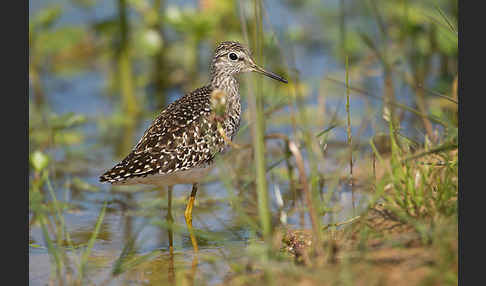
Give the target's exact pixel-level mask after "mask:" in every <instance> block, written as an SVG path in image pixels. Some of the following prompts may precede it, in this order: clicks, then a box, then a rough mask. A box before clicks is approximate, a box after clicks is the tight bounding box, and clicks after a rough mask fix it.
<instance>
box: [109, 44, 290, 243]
mask: <svg viewBox="0 0 486 286" xmlns="http://www.w3.org/2000/svg"><path fill="white" fill-rule="evenodd" d="M246 72H256V73H260V74H263V75H265V76H267V77H269V78H272V79H274V80H277V81H280V82H283V83H288V81H287V80H286V79H284V78H283V77H281V76H279V75H277V74H275V73H273V72H270V71H267V70H265V69H264V68H262V67H261V66H259V65H257V64H256V63H255V60H254V59H253V57H252V54H251V52H250V50H249V49H248V48H247V47H245V46H244V45H243V44H241V43H239V42H236V41H224V42H221V43H220V44H219V45H218V46H217V47H216V49H215V50H214V53H213V56H212V60H211V62H210V68H209V81H208V83H207V84H206V85H204V86H202V87H200V88H197V89H195V90H193V91H192V92H189V93H186V94H184V95H183V96H182V97H180V98H179V99H177V100H176V101H174V102H172V103H171V104H169V105H168V106H167V107H166V108H164V109H163V110H162V111H161V113H160V114H159V115H158V116H157V117H156V118H155V119H154V120H153V122H152V123H151V125H150V126H149V127H148V128H147V129H146V131H145V132H144V134H143V136H142V137H141V138H140V140H139V141H138V143H137V144H136V145H135V146H134V147H133V149H132V150H131V151H130V153H129V154H128V155H127V156H126V157H125V158H124V159H123V160H122V161H121V162H119V163H118V164H116V165H115V166H114V167H113V168H111V169H109V170H108V171H106V172H105V173H104V174H103V175H101V176H100V182H107V183H111V184H112V185H134V184H145V185H154V186H157V187H169V191H172V186H173V185H176V184H192V191H191V195H190V197H189V201H188V203H187V206H186V210H185V212H184V216H185V220H186V225H187V228H188V230H189V233H190V235H191V242H192V246H193V249H194V250H195V251H197V250H198V245H197V241H196V239H195V237H194V235H193V229H192V209H193V205H194V200H195V198H196V193H197V190H198V184H199V182H200V181H201V180H202V179H204V177H205V176H207V175H208V173H209V171H210V170H211V166H212V163H213V161H214V158H215V156H216V155H217V154H219V153H222V152H224V151H225V150H227V148H228V147H230V144H231V140H233V138H234V136H235V135H236V134H237V132H238V129H239V126H240V119H241V103H240V93H239V81H238V78H239V77H238V75H239V74H241V73H246Z"/></svg>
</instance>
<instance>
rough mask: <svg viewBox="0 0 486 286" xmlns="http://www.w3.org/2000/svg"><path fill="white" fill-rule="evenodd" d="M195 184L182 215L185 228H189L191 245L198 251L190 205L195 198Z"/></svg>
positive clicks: (191, 205) (192, 204)
mask: <svg viewBox="0 0 486 286" xmlns="http://www.w3.org/2000/svg"><path fill="white" fill-rule="evenodd" d="M196 192H197V184H193V185H192V192H191V196H190V197H189V202H188V203H187V207H186V211H185V212H184V216H185V218H186V224H187V229H188V230H189V235H190V236H191V242H192V247H193V248H194V251H196V252H197V251H198V250H199V248H198V247H197V241H196V237H195V236H194V231H193V229H192V207H193V206H194V200H195V199H196Z"/></svg>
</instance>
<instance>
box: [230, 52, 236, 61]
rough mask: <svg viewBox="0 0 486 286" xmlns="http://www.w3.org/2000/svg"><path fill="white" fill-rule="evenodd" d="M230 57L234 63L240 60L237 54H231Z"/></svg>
mask: <svg viewBox="0 0 486 286" xmlns="http://www.w3.org/2000/svg"><path fill="white" fill-rule="evenodd" d="M228 56H229V58H230V60H232V61H236V60H237V59H238V56H237V55H236V54H235V53H230V54H229V55H228Z"/></svg>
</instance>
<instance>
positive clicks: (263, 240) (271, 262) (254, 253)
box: [29, 0, 458, 286]
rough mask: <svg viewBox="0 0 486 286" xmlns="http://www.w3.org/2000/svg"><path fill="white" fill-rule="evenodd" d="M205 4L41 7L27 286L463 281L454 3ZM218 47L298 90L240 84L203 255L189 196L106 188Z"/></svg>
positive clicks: (210, 202) (33, 75)
mask: <svg viewBox="0 0 486 286" xmlns="http://www.w3.org/2000/svg"><path fill="white" fill-rule="evenodd" d="M55 2H61V1H55ZM195 2H197V3H195V4H194V5H193V6H191V5H189V4H188V5H187V6H180V5H173V4H167V3H166V1H160V0H153V1H148V0H127V1H122V0H120V1H111V2H109V1H78V0H76V1H74V0H72V1H65V2H62V5H61V4H59V5H53V6H43V7H41V8H38V9H30V10H31V15H30V21H29V27H30V29H29V47H30V52H29V80H30V90H29V92H30V96H29V138H30V139H29V152H30V166H29V167H30V169H29V171H30V172H29V174H30V175H29V213H30V216H29V217H30V219H29V222H30V224H29V225H30V226H29V237H30V240H29V246H30V252H29V258H30V261H31V262H30V275H29V278H30V280H31V282H34V284H49V285H92V284H95V285H118V284H122V285H124V284H127V283H132V284H137V285H139V284H147V285H164V284H177V285H187V284H191V285H192V284H198V285H206V284H222V285H228V284H230V285H265V284H266V285H269V284H271V285H293V284H299V285H394V286H397V285H456V284H457V283H458V282H457V277H458V247H457V243H458V216H457V196H458V155H457V148H458V108H457V105H458V93H457V85H458V72H457V61H458V57H457V55H458V43H457V41H458V33H457V15H458V11H457V10H458V8H457V6H458V4H457V1H455V0H437V1H418V0H400V1H389V0H388V1H387V0H367V1H358V0H356V1H343V0H340V1H317V0H305V1H282V3H280V2H278V3H277V1H261V0H254V1H215V0H200V1H195ZM31 5H33V3H31ZM100 11H105V12H106V11H108V12H107V13H105V12H103V13H101V12H100ZM281 11H284V12H285V13H286V14H287V13H288V15H290V16H288V17H289V18H288V21H285V20H283V19H282V17H283V16H281V15H279V13H280V12H281ZM100 13H101V14H100ZM287 22H288V23H287ZM223 40H238V41H241V42H243V43H246V44H248V46H249V47H250V48H251V50H252V51H253V54H254V57H255V60H256V62H258V63H260V64H261V65H262V66H265V67H268V69H269V70H272V71H274V72H276V73H278V74H282V75H285V76H286V78H287V79H288V80H289V84H288V85H277V84H275V82H274V81H270V80H266V79H265V78H262V77H259V76H253V75H245V76H242V79H241V88H240V89H241V92H242V95H243V102H244V111H243V112H244V113H243V118H242V126H241V128H240V132H239V134H238V136H237V138H236V139H235V140H234V142H233V145H232V146H233V148H232V149H231V151H229V152H227V153H225V154H223V155H221V156H219V157H218V158H217V160H216V162H215V165H216V168H215V170H214V172H212V173H211V175H210V176H209V177H208V178H207V180H206V181H205V182H202V183H201V190H200V191H199V192H198V197H197V200H196V205H195V209H194V227H195V234H196V236H197V240H198V244H199V246H200V251H199V253H198V254H194V253H193V252H192V247H191V242H190V239H189V234H188V233H187V230H186V228H185V226H184V222H183V212H184V206H185V200H186V199H187V196H188V195H189V193H190V186H176V187H175V189H174V192H173V191H172V190H171V191H169V192H168V191H167V190H156V189H154V188H152V187H148V186H130V187H128V186H124V187H111V186H107V185H102V184H100V183H98V180H97V178H98V176H99V174H101V173H102V171H103V170H104V169H105V168H108V167H111V165H112V164H113V162H114V161H117V160H119V159H121V158H122V157H123V156H124V155H125V154H126V153H127V152H128V151H129V150H130V149H131V148H132V147H133V145H134V144H135V143H136V142H137V140H138V137H139V136H140V135H141V132H143V130H144V129H145V128H146V127H147V124H148V122H150V121H151V120H152V119H153V118H154V117H155V116H156V114H158V112H159V111H160V109H161V108H162V107H163V106H165V105H166V104H167V103H169V102H172V101H173V100H174V99H175V98H174V94H175V96H177V97H178V96H180V95H182V93H183V92H187V91H190V90H192V89H194V88H196V87H198V86H201V85H202V84H204V83H205V81H206V78H207V74H208V71H207V65H208V62H209V55H210V53H211V50H212V48H213V47H214V46H215V45H216V44H217V43H218V42H220V41H223ZM169 202H171V204H170V203H169ZM169 240H173V241H174V249H169V247H168V246H169ZM39 261H40V262H39Z"/></svg>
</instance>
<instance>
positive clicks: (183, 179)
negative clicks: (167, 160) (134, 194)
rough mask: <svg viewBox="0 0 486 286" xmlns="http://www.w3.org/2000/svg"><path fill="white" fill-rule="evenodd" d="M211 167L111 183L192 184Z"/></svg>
mask: <svg viewBox="0 0 486 286" xmlns="http://www.w3.org/2000/svg"><path fill="white" fill-rule="evenodd" d="M211 169H212V167H211V166H209V167H204V168H195V169H191V170H186V171H178V172H174V173H170V174H163V175H162V174H156V175H149V176H147V177H136V178H131V179H127V180H125V181H122V182H116V183H113V185H117V186H121V185H136V184H144V185H156V186H172V185H178V184H194V183H198V182H200V181H202V180H203V179H204V178H205V177H206V176H207V175H208V173H209V172H210V171H211Z"/></svg>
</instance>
